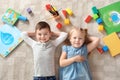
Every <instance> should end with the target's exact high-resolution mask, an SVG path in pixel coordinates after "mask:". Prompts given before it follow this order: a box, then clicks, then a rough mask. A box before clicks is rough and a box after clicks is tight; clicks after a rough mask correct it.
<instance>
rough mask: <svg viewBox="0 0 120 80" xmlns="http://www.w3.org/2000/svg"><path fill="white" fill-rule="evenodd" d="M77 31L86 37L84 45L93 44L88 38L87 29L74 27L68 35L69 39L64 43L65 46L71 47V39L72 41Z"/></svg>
mask: <svg viewBox="0 0 120 80" xmlns="http://www.w3.org/2000/svg"><path fill="white" fill-rule="evenodd" d="M75 31H79V32H80V33H81V34H83V35H84V36H85V42H84V44H88V43H90V42H91V41H90V39H89V38H88V33H87V29H83V28H78V27H74V28H73V29H71V30H70V32H69V33H68V37H67V39H66V40H65V41H64V44H65V45H71V43H70V40H69V39H70V37H71V35H72V33H73V32H75Z"/></svg>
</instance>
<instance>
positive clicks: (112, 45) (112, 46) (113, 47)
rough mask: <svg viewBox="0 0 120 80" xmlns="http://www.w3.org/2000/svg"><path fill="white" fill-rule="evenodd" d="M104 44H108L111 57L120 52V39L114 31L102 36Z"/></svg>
mask: <svg viewBox="0 0 120 80" xmlns="http://www.w3.org/2000/svg"><path fill="white" fill-rule="evenodd" d="M103 41H104V43H105V45H106V46H108V48H109V51H110V54H111V56H112V57H114V56H116V55H118V54H120V39H119V37H118V35H117V33H116V32H113V33H111V34H109V35H108V36H106V37H104V38H103Z"/></svg>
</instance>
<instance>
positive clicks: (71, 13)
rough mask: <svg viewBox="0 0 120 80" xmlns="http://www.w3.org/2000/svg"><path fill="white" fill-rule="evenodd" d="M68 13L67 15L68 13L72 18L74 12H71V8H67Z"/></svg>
mask: <svg viewBox="0 0 120 80" xmlns="http://www.w3.org/2000/svg"><path fill="white" fill-rule="evenodd" d="M66 11H67V13H68V14H69V15H70V16H72V15H73V12H72V10H71V9H70V8H67V9H66Z"/></svg>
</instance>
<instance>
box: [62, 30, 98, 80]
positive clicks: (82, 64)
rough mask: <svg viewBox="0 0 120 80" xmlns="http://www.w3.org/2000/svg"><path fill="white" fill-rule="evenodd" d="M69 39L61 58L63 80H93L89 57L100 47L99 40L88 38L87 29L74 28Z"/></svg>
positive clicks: (63, 48)
mask: <svg viewBox="0 0 120 80" xmlns="http://www.w3.org/2000/svg"><path fill="white" fill-rule="evenodd" d="M68 39H69V40H68V41H69V42H67V45H64V46H63V47H62V54H61V57H60V66H61V67H63V68H62V69H63V70H62V73H61V74H62V80H92V77H91V74H90V70H89V65H88V59H87V56H88V53H89V52H91V51H92V50H93V49H95V48H96V47H97V46H98V44H99V38H97V37H92V36H88V34H87V30H85V29H82V28H80V29H79V28H74V29H72V30H71V31H70V33H69V36H68Z"/></svg>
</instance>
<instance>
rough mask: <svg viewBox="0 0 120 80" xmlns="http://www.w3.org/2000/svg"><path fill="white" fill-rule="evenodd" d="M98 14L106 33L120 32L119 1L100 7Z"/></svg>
mask: <svg viewBox="0 0 120 80" xmlns="http://www.w3.org/2000/svg"><path fill="white" fill-rule="evenodd" d="M99 14H100V17H101V18H102V20H103V21H104V24H103V25H104V28H105V31H106V33H107V34H111V33H113V32H120V1H118V2H115V3H112V4H110V5H107V6H105V7H102V8H100V9H99ZM110 18H111V21H110Z"/></svg>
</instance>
